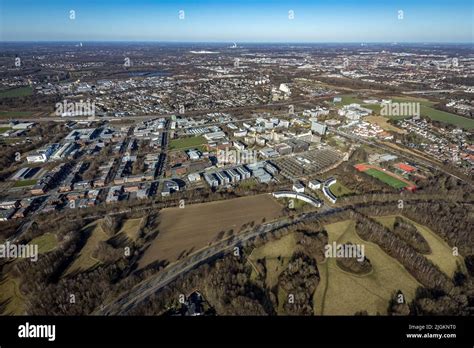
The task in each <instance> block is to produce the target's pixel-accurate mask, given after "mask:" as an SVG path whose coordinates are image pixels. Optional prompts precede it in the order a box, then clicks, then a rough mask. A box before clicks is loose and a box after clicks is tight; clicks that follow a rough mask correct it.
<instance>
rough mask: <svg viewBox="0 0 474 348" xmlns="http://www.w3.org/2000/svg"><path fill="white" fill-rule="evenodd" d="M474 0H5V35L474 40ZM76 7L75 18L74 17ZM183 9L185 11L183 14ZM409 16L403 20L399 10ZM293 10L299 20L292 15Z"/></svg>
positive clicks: (1, 0)
mask: <svg viewBox="0 0 474 348" xmlns="http://www.w3.org/2000/svg"><path fill="white" fill-rule="evenodd" d="M473 3H474V2H473V1H472V0H408V1H406V0H401V1H396V0H311V1H307V0H299V1H298V0H294V1H288V0H286V1H283V0H240V1H237V0H207V1H196V0H181V1H166V0H128V1H125V0H0V40H1V41H109V40H113V41H130V40H131V41H188V42H192V41H196V42H202V41H215V42H232V41H236V42H472V41H473V35H474V28H473V25H474V24H473V23H474V18H473V17H474V14H473V11H474V5H473ZM70 10H74V11H75V14H76V18H75V19H74V20H71V19H70V18H69V15H70V12H69V11H70ZM180 10H183V11H184V15H185V18H184V20H180V19H179V16H178V14H179V11H180ZM399 10H402V11H403V19H401V20H400V19H398V11H399ZM289 11H294V19H293V20H290V19H289V18H288V14H289Z"/></svg>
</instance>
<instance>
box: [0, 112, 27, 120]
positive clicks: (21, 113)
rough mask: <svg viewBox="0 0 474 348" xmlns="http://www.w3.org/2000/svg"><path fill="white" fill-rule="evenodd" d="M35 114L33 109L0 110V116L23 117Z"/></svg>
mask: <svg viewBox="0 0 474 348" xmlns="http://www.w3.org/2000/svg"><path fill="white" fill-rule="evenodd" d="M31 115H33V113H32V112H31V111H0V118H22V117H30V116H31Z"/></svg>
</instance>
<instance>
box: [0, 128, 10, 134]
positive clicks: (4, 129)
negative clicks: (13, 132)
mask: <svg viewBox="0 0 474 348" xmlns="http://www.w3.org/2000/svg"><path fill="white" fill-rule="evenodd" d="M10 129H11V128H10V127H0V133H5V132H6V131H7V130H10Z"/></svg>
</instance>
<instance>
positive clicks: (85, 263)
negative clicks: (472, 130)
mask: <svg viewBox="0 0 474 348" xmlns="http://www.w3.org/2000/svg"><path fill="white" fill-rule="evenodd" d="M84 229H89V230H90V235H89V238H87V242H86V244H85V245H84V247H83V248H82V249H81V252H80V253H79V255H78V256H77V257H76V259H75V260H74V262H73V263H72V264H71V265H70V266H69V268H68V269H67V270H66V273H65V275H68V274H73V273H76V272H83V271H86V270H88V269H91V268H94V267H95V266H97V265H98V264H99V263H100V260H98V259H96V258H94V257H93V256H92V254H93V253H94V251H95V250H96V249H97V247H98V246H99V243H100V242H102V241H106V240H107V239H109V237H108V236H107V234H106V233H105V232H104V231H103V230H102V227H100V225H99V222H93V223H91V224H89V225H87V226H86V227H84Z"/></svg>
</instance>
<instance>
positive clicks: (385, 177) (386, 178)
mask: <svg viewBox="0 0 474 348" xmlns="http://www.w3.org/2000/svg"><path fill="white" fill-rule="evenodd" d="M354 168H355V169H357V170H358V171H359V172H363V173H367V174H369V175H370V176H372V177H374V178H376V179H378V180H380V181H382V182H383V183H385V184H387V185H390V186H392V187H394V188H396V189H402V188H405V189H407V190H409V191H414V190H415V189H416V186H415V184H413V183H412V182H410V181H408V180H406V179H405V178H403V177H401V176H399V175H397V174H394V173H392V172H389V171H385V170H383V169H382V168H380V167H377V166H374V165H371V164H366V163H360V164H356V165H355V166H354Z"/></svg>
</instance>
